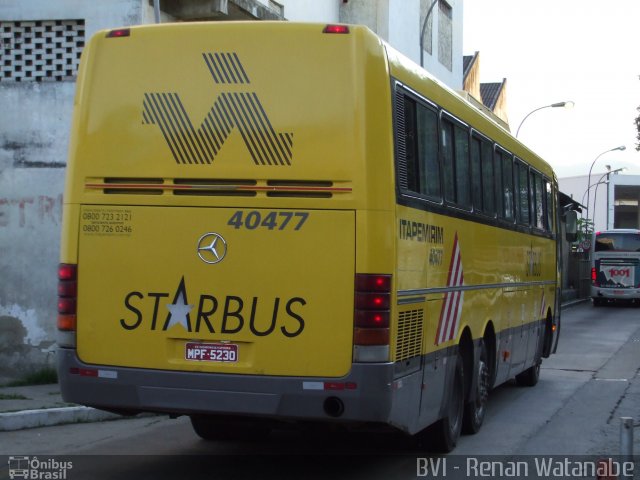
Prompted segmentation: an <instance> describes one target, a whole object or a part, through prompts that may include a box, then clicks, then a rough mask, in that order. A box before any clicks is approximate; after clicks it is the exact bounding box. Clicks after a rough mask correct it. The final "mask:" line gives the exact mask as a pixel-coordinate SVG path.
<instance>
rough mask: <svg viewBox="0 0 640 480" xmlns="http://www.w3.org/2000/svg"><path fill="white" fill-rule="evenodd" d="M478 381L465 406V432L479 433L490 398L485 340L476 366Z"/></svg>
mask: <svg viewBox="0 0 640 480" xmlns="http://www.w3.org/2000/svg"><path fill="white" fill-rule="evenodd" d="M476 371H477V375H478V378H477V381H476V385H475V392H473V393H474V395H473V397H474V398H473V400H471V401H469V402H467V403H466V404H465V406H464V417H463V423H462V431H463V432H464V433H471V434H473V433H477V432H478V431H479V430H480V427H481V426H482V422H484V416H485V412H486V406H487V401H488V399H489V388H490V385H489V382H490V373H489V364H488V355H487V347H486V346H485V344H484V341H483V340H481V341H480V358H479V359H478V364H477V366H476Z"/></svg>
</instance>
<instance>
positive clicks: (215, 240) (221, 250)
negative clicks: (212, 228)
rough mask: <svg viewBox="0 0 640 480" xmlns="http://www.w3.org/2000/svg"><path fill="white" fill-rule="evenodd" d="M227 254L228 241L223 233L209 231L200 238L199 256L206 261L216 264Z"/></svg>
mask: <svg viewBox="0 0 640 480" xmlns="http://www.w3.org/2000/svg"><path fill="white" fill-rule="evenodd" d="M226 254H227V242H225V240H224V238H222V235H219V234H217V233H213V232H209V233H205V234H204V235H203V236H201V237H200V240H198V256H199V257H200V260H202V261H203V262H204V263H209V264H214V263H218V262H221V261H222V259H223V258H224V257H225V255H226Z"/></svg>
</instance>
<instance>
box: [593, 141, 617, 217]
mask: <svg viewBox="0 0 640 480" xmlns="http://www.w3.org/2000/svg"><path fill="white" fill-rule="evenodd" d="M626 148H627V147H625V146H624V145H620V146H619V147H616V148H612V149H610V150H607V151H605V152H602V153H601V154H600V155H598V156H597V157H596V159H595V160H594V161H593V162H592V163H591V168H590V169H589V177H588V178H587V219H588V218H589V213H590V210H589V209H590V207H589V193H590V192H589V190H590V189H591V171H592V170H593V166H594V165H595V164H596V162H597V161H598V159H599V158H600V157H601V156H602V155H604V154H605V153H609V152H614V151H616V150H620V151H623V150H626ZM594 208H595V205H594Z"/></svg>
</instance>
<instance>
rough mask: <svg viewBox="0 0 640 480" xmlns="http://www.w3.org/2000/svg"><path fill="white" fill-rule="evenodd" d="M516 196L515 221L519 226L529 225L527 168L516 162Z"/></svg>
mask: <svg viewBox="0 0 640 480" xmlns="http://www.w3.org/2000/svg"><path fill="white" fill-rule="evenodd" d="M515 167H516V174H515V177H514V178H515V181H516V189H515V191H516V195H517V198H518V209H517V216H516V218H517V220H518V223H520V224H521V225H529V222H530V218H529V173H528V169H527V166H526V165H525V164H524V163H522V162H520V161H516V163H515Z"/></svg>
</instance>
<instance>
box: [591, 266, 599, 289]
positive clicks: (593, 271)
mask: <svg viewBox="0 0 640 480" xmlns="http://www.w3.org/2000/svg"><path fill="white" fill-rule="evenodd" d="M597 280H598V272H596V268H595V267H592V268H591V283H592V284H593V285H595V286H596V287H597V286H599V285H598V282H597Z"/></svg>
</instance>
